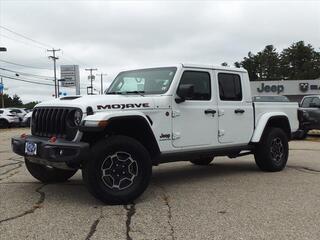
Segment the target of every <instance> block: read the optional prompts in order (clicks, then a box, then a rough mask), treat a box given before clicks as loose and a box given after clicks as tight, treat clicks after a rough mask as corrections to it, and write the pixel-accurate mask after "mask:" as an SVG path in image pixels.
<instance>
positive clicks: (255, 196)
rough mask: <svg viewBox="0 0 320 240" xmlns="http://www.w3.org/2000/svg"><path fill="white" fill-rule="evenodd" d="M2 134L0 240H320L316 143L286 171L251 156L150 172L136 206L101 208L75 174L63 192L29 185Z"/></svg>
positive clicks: (298, 148) (319, 146)
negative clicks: (264, 166)
mask: <svg viewBox="0 0 320 240" xmlns="http://www.w3.org/2000/svg"><path fill="white" fill-rule="evenodd" d="M23 132H28V129H9V130H0V239H128V240H130V239H174V240H175V239H317V240H318V239H320V228H319V226H320V157H319V156H320V141H319V138H316V137H313V138H309V139H308V140H307V141H293V142H291V143H290V157H289V162H288V166H287V168H286V169H285V170H284V171H282V172H278V173H264V172H261V171H259V170H258V169H257V167H256V166H255V163H254V160H253V157H252V156H246V157H241V158H237V159H229V158H225V157H221V158H216V159H215V160H214V162H213V163H212V164H211V165H210V166H207V167H201V166H194V165H192V164H190V163H189V162H180V163H173V164H164V165H161V166H158V167H155V168H154V173H153V178H152V182H151V185H150V186H149V188H148V189H147V191H146V192H145V193H144V194H143V196H142V197H141V198H139V199H138V200H137V201H136V202H135V203H134V204H132V205H128V206H105V205H103V204H101V203H100V202H99V201H97V200H95V199H94V198H93V197H92V196H91V195H90V194H89V193H88V192H87V190H86V189H85V187H84V185H83V183H82V180H81V174H80V173H77V174H76V175H75V176H74V177H73V178H72V179H71V180H70V181H68V182H66V183H64V184H50V185H44V184H42V183H39V182H37V181H36V180H35V179H33V178H32V177H31V176H30V175H29V174H28V172H27V171H26V169H25V166H24V163H23V159H22V158H21V157H19V156H17V155H15V154H13V153H12V152H11V149H10V138H11V136H13V135H19V134H21V133H23Z"/></svg>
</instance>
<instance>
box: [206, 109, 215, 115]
mask: <svg viewBox="0 0 320 240" xmlns="http://www.w3.org/2000/svg"><path fill="white" fill-rule="evenodd" d="M216 112H217V111H216V110H213V109H206V110H204V114H212V115H214V114H215V113H216Z"/></svg>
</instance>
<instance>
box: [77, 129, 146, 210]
mask: <svg viewBox="0 0 320 240" xmlns="http://www.w3.org/2000/svg"><path fill="white" fill-rule="evenodd" d="M91 152H92V158H90V159H88V160H87V161H86V162H85V163H84V166H83V168H82V177H83V180H84V183H85V185H86V186H87V188H88V190H89V192H90V193H91V194H92V195H93V196H95V197H96V198H97V199H99V200H101V201H102V202H104V203H106V204H111V205H114V204H128V203H132V202H133V200H135V199H136V198H138V197H139V196H140V195H141V194H142V193H143V192H144V191H145V189H146V188H147V186H148V185H149V182H150V179H151V175H152V162H151V159H150V155H149V153H148V151H147V150H146V148H145V147H144V146H143V145H142V144H141V143H140V142H139V141H137V140H135V139H133V138H131V137H127V136H122V135H116V136H110V137H108V138H107V139H104V140H100V141H99V142H97V143H96V144H95V145H93V147H92V149H91ZM122 169H124V170H122Z"/></svg>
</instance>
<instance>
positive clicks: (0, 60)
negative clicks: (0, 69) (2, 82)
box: [0, 59, 52, 70]
mask: <svg viewBox="0 0 320 240" xmlns="http://www.w3.org/2000/svg"><path fill="white" fill-rule="evenodd" d="M0 62H4V63H7V64H11V65H15V66H19V67H25V68H34V69H43V70H52V69H49V68H41V67H34V66H29V65H24V64H20V63H14V62H9V61H6V60H2V59H0Z"/></svg>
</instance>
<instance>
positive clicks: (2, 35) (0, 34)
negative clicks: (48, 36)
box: [0, 33, 45, 49]
mask: <svg viewBox="0 0 320 240" xmlns="http://www.w3.org/2000/svg"><path fill="white" fill-rule="evenodd" d="M0 36H1V37H5V38H8V39H11V40H13V41H16V42H19V43H23V44H26V45H28V46H32V47H36V48H39V49H45V48H44V47H40V46H38V45H34V44H30V42H24V41H21V40H18V39H15V38H12V37H9V36H7V35H4V34H2V33H0Z"/></svg>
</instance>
